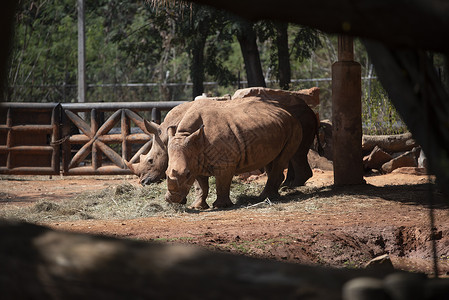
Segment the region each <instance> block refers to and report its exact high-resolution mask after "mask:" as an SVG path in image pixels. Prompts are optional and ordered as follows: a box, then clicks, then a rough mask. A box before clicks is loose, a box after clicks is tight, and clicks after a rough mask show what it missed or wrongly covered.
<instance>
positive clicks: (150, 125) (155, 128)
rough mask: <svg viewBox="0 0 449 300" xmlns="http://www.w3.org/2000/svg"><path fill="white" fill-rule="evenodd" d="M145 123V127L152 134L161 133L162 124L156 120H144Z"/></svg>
mask: <svg viewBox="0 0 449 300" xmlns="http://www.w3.org/2000/svg"><path fill="white" fill-rule="evenodd" d="M143 122H144V124H145V128H146V130H147V131H148V133H150V134H159V130H160V129H159V128H160V126H159V125H158V124H156V123H154V122H148V121H147V120H145V119H144V120H143Z"/></svg>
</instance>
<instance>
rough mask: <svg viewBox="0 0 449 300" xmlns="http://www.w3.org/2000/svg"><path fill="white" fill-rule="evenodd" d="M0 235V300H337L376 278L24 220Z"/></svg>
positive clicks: (3, 227)
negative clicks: (350, 286) (362, 280)
mask: <svg viewBox="0 0 449 300" xmlns="http://www.w3.org/2000/svg"><path fill="white" fill-rule="evenodd" d="M0 235H1V237H2V238H1V239H0V264H1V266H2V267H1V268H0V290H1V291H2V293H1V297H2V299H49V298H57V299H85V298H91V299H125V298H126V299H303V297H305V298H307V299H341V288H342V286H343V285H344V283H345V282H347V281H348V280H350V279H352V278H355V277H358V276H376V277H379V276H382V274H381V273H374V271H369V270H344V269H330V268H324V267H312V266H303V265H298V264H291V263H283V262H276V261H267V260H261V259H255V258H251V257H245V256H238V255H233V254H229V253H218V252H212V251H207V250H204V249H201V248H198V247H193V246H185V245H175V244H162V243H154V242H152V243H150V242H142V241H131V240H120V239H116V238H109V237H104V236H93V235H87V234H79V233H68V232H62V231H55V230H52V229H49V228H46V227H42V226H38V225H31V224H27V223H10V222H8V223H7V222H0ZM376 272H377V271H376ZM374 274H378V275H374ZM385 274H386V273H383V275H385ZM305 298H304V299H305Z"/></svg>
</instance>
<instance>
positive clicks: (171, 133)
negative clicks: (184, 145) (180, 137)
mask: <svg viewBox="0 0 449 300" xmlns="http://www.w3.org/2000/svg"><path fill="white" fill-rule="evenodd" d="M175 133H176V126H168V128H167V135H168V137H169V138H171V137H174V136H175Z"/></svg>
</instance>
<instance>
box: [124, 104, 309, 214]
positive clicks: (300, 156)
mask: <svg viewBox="0 0 449 300" xmlns="http://www.w3.org/2000/svg"><path fill="white" fill-rule="evenodd" d="M270 97H271V96H270ZM231 101H232V100H231ZM276 101H278V102H279V104H280V105H281V106H282V107H284V108H285V109H286V110H287V111H289V112H290V113H291V114H292V115H293V116H294V117H295V118H297V119H298V120H299V121H300V122H301V125H302V127H303V139H302V140H301V144H300V146H299V148H298V150H297V152H296V154H295V155H294V156H293V157H292V159H291V160H290V162H289V164H288V173H287V178H286V180H285V182H284V183H283V184H284V185H286V186H290V187H295V186H301V185H304V183H305V182H306V181H307V180H308V179H309V178H310V177H312V170H311V168H310V166H309V162H308V160H307V153H308V151H309V148H310V146H311V144H312V142H313V140H314V137H315V134H316V131H317V119H316V115H315V113H314V112H313V110H312V109H311V108H310V107H309V106H308V105H307V104H306V103H305V102H304V101H302V100H301V99H298V98H295V99H294V100H291V101H290V100H289V101H284V100H283V99H276ZM292 102H293V103H295V105H292V104H291V103H292ZM192 104H193V102H187V103H183V104H181V105H178V106H176V107H175V108H173V109H172V110H170V111H169V112H168V114H167V115H166V117H165V119H164V122H162V124H161V125H158V124H156V123H154V122H148V121H146V120H145V126H146V128H147V133H148V134H151V135H152V136H153V141H154V142H153V145H152V147H151V150H150V151H149V152H148V154H146V155H141V156H140V162H139V163H135V164H129V163H127V165H128V167H129V169H130V170H131V171H132V172H133V173H134V174H136V175H137V176H139V182H140V183H141V184H142V185H148V184H151V183H153V182H158V181H160V180H161V179H163V178H165V171H166V170H167V166H168V153H167V144H168V135H167V128H169V127H170V126H177V125H178V124H179V122H180V121H181V119H182V117H183V116H184V114H185V113H186V112H187V110H188V109H189V108H190V106H191V105H192ZM194 186H195V192H196V198H195V200H194V202H193V204H192V206H191V208H196V209H206V208H208V207H209V206H208V205H207V204H206V202H205V201H204V200H205V199H206V198H207V195H208V188H209V185H208V178H207V177H200V178H197V180H196V182H195V185H194ZM184 200H185V199H184Z"/></svg>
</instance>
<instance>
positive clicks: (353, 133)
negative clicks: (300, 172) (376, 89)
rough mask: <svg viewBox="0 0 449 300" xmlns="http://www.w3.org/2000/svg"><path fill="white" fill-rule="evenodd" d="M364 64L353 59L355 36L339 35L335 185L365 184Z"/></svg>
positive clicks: (334, 96) (334, 70)
mask: <svg viewBox="0 0 449 300" xmlns="http://www.w3.org/2000/svg"><path fill="white" fill-rule="evenodd" d="M361 99H362V82H361V66H360V64H359V63H357V62H355V61H354V51H353V39H352V37H348V36H339V37H338V61H337V62H336V63H334V64H333V65H332V147H333V159H334V184H335V185H351V184H361V183H364V179H363V162H362V159H363V157H362V102H361Z"/></svg>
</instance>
